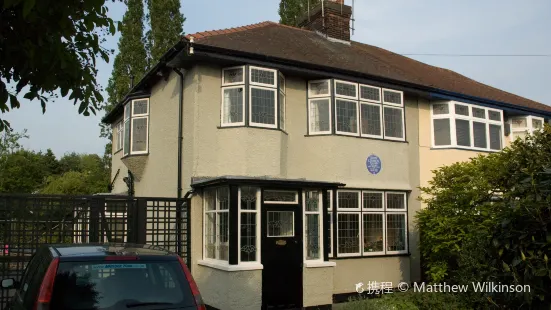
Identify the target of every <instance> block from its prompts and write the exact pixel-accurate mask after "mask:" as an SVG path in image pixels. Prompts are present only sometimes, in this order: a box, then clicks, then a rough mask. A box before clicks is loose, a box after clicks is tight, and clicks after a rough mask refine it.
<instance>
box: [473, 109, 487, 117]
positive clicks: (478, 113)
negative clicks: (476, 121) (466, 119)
mask: <svg viewBox="0 0 551 310" xmlns="http://www.w3.org/2000/svg"><path fill="white" fill-rule="evenodd" d="M473 117H476V118H486V110H484V109H479V108H475V107H473Z"/></svg>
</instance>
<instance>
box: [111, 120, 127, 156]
mask: <svg viewBox="0 0 551 310" xmlns="http://www.w3.org/2000/svg"><path fill="white" fill-rule="evenodd" d="M123 141H124V120H122V121H120V122H118V123H117V124H116V125H115V126H114V127H113V153H116V152H118V151H120V150H122V145H123Z"/></svg>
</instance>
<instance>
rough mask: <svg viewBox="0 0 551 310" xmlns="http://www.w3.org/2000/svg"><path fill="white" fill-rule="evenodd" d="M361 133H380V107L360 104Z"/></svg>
mask: <svg viewBox="0 0 551 310" xmlns="http://www.w3.org/2000/svg"><path fill="white" fill-rule="evenodd" d="M361 109H362V111H361V112H362V114H361V117H362V134H364V135H375V136H380V135H381V130H382V129H381V107H380V106H375V105H371V104H362V105H361Z"/></svg>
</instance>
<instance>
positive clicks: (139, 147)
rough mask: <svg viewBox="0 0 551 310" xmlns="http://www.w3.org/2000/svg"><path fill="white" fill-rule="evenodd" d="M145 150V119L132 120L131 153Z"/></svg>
mask: <svg viewBox="0 0 551 310" xmlns="http://www.w3.org/2000/svg"><path fill="white" fill-rule="evenodd" d="M146 150H147V118H133V119H132V152H143V151H146Z"/></svg>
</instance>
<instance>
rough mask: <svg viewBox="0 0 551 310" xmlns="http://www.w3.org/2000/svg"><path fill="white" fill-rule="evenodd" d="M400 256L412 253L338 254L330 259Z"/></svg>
mask: <svg viewBox="0 0 551 310" xmlns="http://www.w3.org/2000/svg"><path fill="white" fill-rule="evenodd" d="M400 256H411V253H397V254H376V255H364V256H338V257H329V259H334V260H340V259H359V258H384V257H400Z"/></svg>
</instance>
